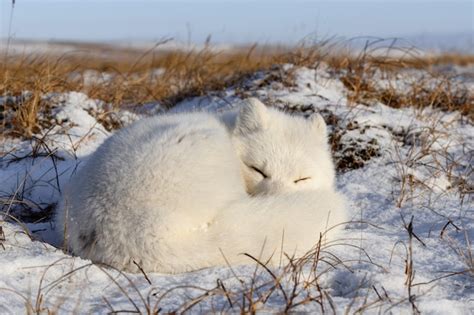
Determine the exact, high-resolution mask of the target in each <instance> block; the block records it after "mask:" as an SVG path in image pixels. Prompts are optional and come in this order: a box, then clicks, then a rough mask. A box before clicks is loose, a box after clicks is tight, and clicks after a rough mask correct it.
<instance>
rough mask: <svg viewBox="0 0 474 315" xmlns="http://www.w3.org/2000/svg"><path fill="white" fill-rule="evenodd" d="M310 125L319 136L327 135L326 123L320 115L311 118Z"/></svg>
mask: <svg viewBox="0 0 474 315" xmlns="http://www.w3.org/2000/svg"><path fill="white" fill-rule="evenodd" d="M310 123H311V127H312V129H313V131H314V132H315V133H317V134H318V135H323V136H326V135H327V126H326V123H325V122H324V119H323V117H322V116H321V115H320V114H315V115H313V116H311V118H310Z"/></svg>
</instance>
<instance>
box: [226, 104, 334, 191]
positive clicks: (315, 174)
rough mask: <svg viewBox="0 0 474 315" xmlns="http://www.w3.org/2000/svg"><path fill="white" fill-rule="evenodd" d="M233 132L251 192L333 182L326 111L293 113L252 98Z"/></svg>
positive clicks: (321, 186)
mask: <svg viewBox="0 0 474 315" xmlns="http://www.w3.org/2000/svg"><path fill="white" fill-rule="evenodd" d="M232 133H233V135H232V138H233V141H234V143H235V147H236V149H237V153H238V155H239V157H240V160H241V162H242V165H241V166H242V174H243V178H244V180H245V184H246V190H247V192H248V193H249V194H251V195H258V194H274V193H281V192H288V191H294V190H314V189H325V188H327V189H332V188H333V185H334V177H335V172H334V165H333V162H332V159H331V154H330V150H329V146H328V143H327V130H326V124H325V122H324V120H323V118H322V117H321V115H319V114H316V115H313V116H312V117H310V118H308V119H306V118H304V117H300V116H292V115H289V114H285V113H283V112H281V111H279V110H277V109H273V108H267V107H266V106H265V105H264V104H263V103H261V102H260V101H259V100H257V99H255V98H250V99H247V100H245V101H244V104H243V106H242V107H241V110H240V113H239V114H238V117H237V121H236V122H235V126H234V128H233V131H232Z"/></svg>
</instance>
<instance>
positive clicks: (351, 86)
mask: <svg viewBox="0 0 474 315" xmlns="http://www.w3.org/2000/svg"><path fill="white" fill-rule="evenodd" d="M165 43H166V41H163V42H160V43H157V44H156V45H155V46H154V47H153V48H151V49H149V50H146V51H143V50H139V49H125V48H118V47H115V48H114V47H109V46H101V45H98V44H76V46H77V51H72V52H68V53H64V54H62V55H56V54H54V53H47V54H34V53H30V54H24V55H18V54H10V55H8V54H5V56H4V57H3V58H1V61H0V62H1V64H0V91H1V94H2V95H4V96H5V95H9V96H20V95H25V94H24V93H25V91H28V94H27V95H26V97H18V98H15V99H14V100H13V101H11V102H10V103H8V104H6V105H4V106H3V107H0V123H1V126H2V127H3V130H4V131H8V132H10V133H11V131H14V133H15V134H20V135H22V136H27V137H31V136H32V135H33V134H35V133H36V132H37V131H38V130H39V129H40V128H41V122H40V121H39V118H38V117H39V115H38V113H40V112H44V111H45V110H47V109H48V104H47V102H45V101H44V99H42V96H44V95H45V94H47V93H52V92H66V91H81V92H84V93H86V94H87V95H89V97H91V98H94V99H100V100H103V101H105V102H107V103H110V104H112V105H113V106H115V107H116V108H117V107H121V106H139V105H140V104H145V103H147V102H160V103H161V104H162V105H164V106H165V107H172V106H173V105H174V104H175V103H176V102H178V101H180V100H182V99H184V98H186V97H191V96H198V95H205V94H206V93H208V92H209V91H220V90H224V89H226V88H227V87H229V86H238V85H239V83H243V82H244V81H245V79H246V78H248V77H249V76H251V75H252V74H254V73H255V72H257V71H268V70H270V69H275V67H278V66H279V65H282V64H285V63H291V64H295V65H297V66H306V67H310V68H317V67H318V66H319V65H320V64H321V63H322V62H325V63H326V64H327V65H328V66H329V68H330V70H331V71H332V72H333V73H334V76H335V77H339V78H340V80H341V81H342V82H343V83H344V85H345V86H346V87H347V88H348V90H349V95H348V97H349V99H350V101H352V102H353V103H366V104H367V103H372V102H374V101H380V102H382V103H384V104H386V105H389V106H393V107H405V106H416V107H426V106H433V107H439V108H442V109H444V110H459V111H461V112H462V113H463V114H465V115H467V116H469V117H471V118H472V117H473V111H472V106H473V105H474V100H473V96H472V94H469V93H468V91H467V89H466V88H465V87H463V86H462V84H455V83H453V81H452V80H450V78H447V77H445V76H443V75H441V74H439V73H436V72H435V71H434V70H433V68H434V67H435V66H436V65H440V64H445V63H446V64H457V65H467V64H472V63H473V62H474V56H472V55H440V56H434V57H430V56H428V57H416V56H414V55H413V54H410V53H409V52H410V51H409V50H407V52H406V54H404V55H403V56H402V57H397V58H395V57H387V56H385V57H380V56H379V55H377V54H376V55H372V51H371V50H370V47H371V44H370V43H369V44H367V45H366V48H365V49H364V50H363V51H361V52H360V53H359V54H357V55H355V54H348V53H346V52H345V50H344V49H338V48H337V45H335V44H334V43H333V42H331V41H325V42H320V43H318V44H316V45H301V46H299V47H270V46H268V47H259V46H256V45H254V46H251V47H240V48H235V49H231V50H222V51H218V50H216V49H215V48H213V47H212V46H211V45H210V44H209V43H206V44H205V45H204V46H203V47H202V48H195V49H190V50H187V51H185V50H167V49H162V48H160V46H161V45H162V44H165ZM68 45H71V43H68ZM388 49H389V50H390V49H393V50H395V48H393V47H389V48H388ZM413 68H420V69H425V70H426V71H427V73H428V74H429V75H428V76H426V77H425V78H424V79H423V80H419V81H416V82H415V83H413V84H412V85H411V86H410V87H409V89H408V91H404V92H400V91H398V90H397V89H396V87H395V86H392V85H391V84H389V85H388V87H383V88H381V87H379V86H378V85H377V81H378V80H380V78H385V79H387V80H389V82H392V80H393V81H394V80H395V79H396V76H397V75H399V74H400V73H403V72H404V71H406V70H407V69H413ZM272 79H273V80H280V81H281V82H283V83H284V84H287V85H291V80H292V76H291V72H290V73H289V72H279V75H276V76H275V77H272ZM433 82H436V83H435V84H433ZM8 114H10V116H12V119H10V120H7V119H5V117H6V116H8Z"/></svg>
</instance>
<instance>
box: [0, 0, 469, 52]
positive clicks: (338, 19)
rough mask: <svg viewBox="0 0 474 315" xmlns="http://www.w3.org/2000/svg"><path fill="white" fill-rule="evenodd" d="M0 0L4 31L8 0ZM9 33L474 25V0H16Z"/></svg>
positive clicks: (387, 33) (453, 29)
mask: <svg viewBox="0 0 474 315" xmlns="http://www.w3.org/2000/svg"><path fill="white" fill-rule="evenodd" d="M0 1H1V3H2V4H1V10H2V12H1V19H2V21H1V28H2V29H1V37H2V38H6V37H8V35H9V29H10V28H9V21H10V14H11V0H0ZM15 2H16V3H15V7H14V10H13V18H12V20H11V22H12V25H11V29H10V35H12V36H13V37H14V38H21V39H41V40H83V41H117V40H119V41H154V40H159V39H162V38H173V39H175V40H177V41H181V42H193V43H202V42H204V41H205V39H206V38H207V37H208V36H209V35H211V39H212V42H214V43H249V42H259V43H262V42H263V43H296V42H298V41H299V40H301V39H302V38H304V37H305V36H308V35H311V36H318V37H320V38H324V37H332V36H342V37H347V38H349V37H354V36H381V37H391V36H402V37H403V36H411V35H420V34H441V35H443V34H444V35H446V34H448V35H449V34H457V33H464V34H466V33H469V32H471V33H474V5H473V2H474V1H459V0H452V1H449V0H444V1H437V0H431V1H427V0H411V1H407V0H403V1H383V0H372V1H355V0H353V1H348V0H346V1H338V0H335V1H334V0H333V1H299V0H293V1H290V0H286V1H283V0H280V1H279V0H275V1H269V0H260V1H245V0H243V1H228V0H227V1H226V0H221V1H209V0H208V1H199V0H195V1H189V0H188V1H179V0H177V1H176V0H175V1H160V0H156V1H151V0H135V1H131V0H128V1H111V0H102V1H100V0H96V1H90V0H81V1H79V0H62V1H48V0H16V1H15Z"/></svg>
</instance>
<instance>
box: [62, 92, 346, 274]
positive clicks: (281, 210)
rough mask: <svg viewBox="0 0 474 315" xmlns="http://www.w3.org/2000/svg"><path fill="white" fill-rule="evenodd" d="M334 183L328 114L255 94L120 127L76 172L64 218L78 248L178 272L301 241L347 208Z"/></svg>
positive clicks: (130, 265)
mask: <svg viewBox="0 0 474 315" xmlns="http://www.w3.org/2000/svg"><path fill="white" fill-rule="evenodd" d="M223 122H224V123H223ZM264 176H266V178H264ZM333 183H334V167H333V164H332V161H331V157H330V154H329V149H328V145H327V140H326V125H325V124H324V121H323V119H322V118H321V116H319V115H317V116H316V117H315V118H313V119H310V120H309V119H308V120H306V119H304V118H302V117H291V116H289V115H286V114H284V113H281V112H279V111H277V110H275V109H270V108H266V107H265V105H263V104H262V103H260V102H259V101H257V100H255V99H250V100H247V101H246V103H245V104H244V105H243V107H242V110H241V111H240V113H238V114H237V115H234V116H232V115H230V116H227V117H217V116H216V115H212V114H209V113H179V114H165V115H161V116H157V117H152V118H148V119H144V120H141V121H139V122H137V123H135V124H134V125H132V126H130V127H128V128H125V129H123V130H121V131H119V132H117V133H116V134H114V135H113V136H111V137H110V138H109V139H108V140H106V141H105V143H104V144H103V145H102V146H101V147H99V149H98V150H97V151H96V152H95V153H94V154H93V155H92V156H91V157H90V159H89V161H88V162H87V163H86V165H85V166H84V167H83V168H82V169H81V170H80V171H79V172H78V173H77V174H76V175H75V176H74V177H73V179H72V180H71V182H70V184H69V186H68V187H67V189H66V192H65V195H64V198H63V200H62V202H61V205H60V206H59V209H58V214H57V217H56V219H57V225H58V226H59V227H60V228H62V227H64V229H65V230H64V231H63V232H64V235H65V237H66V240H65V241H66V244H67V246H68V247H69V249H70V250H72V252H73V253H75V254H77V255H79V256H81V257H84V258H89V259H91V260H92V261H94V262H98V263H105V264H108V265H111V266H114V267H116V268H119V269H122V270H127V271H137V270H138V269H137V266H136V264H138V265H140V266H141V267H142V268H143V269H144V270H145V271H148V272H150V271H155V272H166V273H179V272H186V271H190V270H196V269H201V268H205V267H210V266H215V265H224V264H225V259H224V257H223V254H224V255H225V258H226V259H227V260H228V261H229V262H230V263H232V264H241V263H250V262H251V261H250V260H249V258H247V257H245V256H244V255H242V253H250V254H252V255H254V256H256V257H259V255H260V254H261V255H263V256H262V259H266V258H268V257H269V256H271V255H272V254H274V255H275V256H274V257H278V259H279V257H280V251H281V249H283V251H284V252H286V253H288V254H290V255H292V254H301V253H304V252H305V251H307V250H309V249H310V248H311V247H312V246H313V245H314V244H315V243H316V242H317V241H318V239H319V234H320V233H321V232H324V231H325V230H326V229H327V228H328V227H331V226H334V225H336V224H339V223H341V222H344V221H346V220H347V215H346V211H345V207H344V199H343V197H342V196H341V195H340V194H338V193H337V192H336V191H335V190H334V187H333ZM336 230H337V229H333V230H332V231H331V232H330V233H329V234H328V235H329V236H331V235H333V234H334V232H335V231H336ZM331 233H333V234H331ZM283 235H284V237H283V242H282V236H283ZM262 248H263V251H262ZM221 251H222V252H221ZM222 253H223V254H222ZM278 259H276V258H275V260H278ZM135 263H136V264H135Z"/></svg>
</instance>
